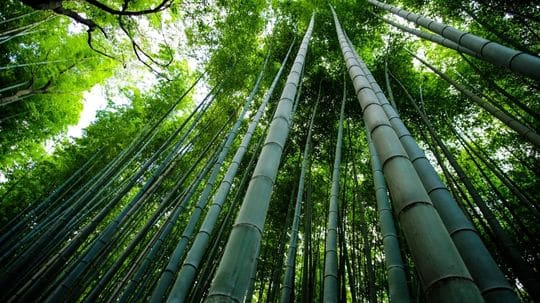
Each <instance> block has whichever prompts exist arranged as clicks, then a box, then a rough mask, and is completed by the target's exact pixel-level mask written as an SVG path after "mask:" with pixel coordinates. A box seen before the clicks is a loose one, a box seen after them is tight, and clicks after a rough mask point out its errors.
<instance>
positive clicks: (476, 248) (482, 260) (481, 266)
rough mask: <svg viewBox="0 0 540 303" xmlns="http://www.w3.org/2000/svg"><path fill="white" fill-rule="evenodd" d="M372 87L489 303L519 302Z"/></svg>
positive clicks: (390, 111) (407, 133)
mask: <svg viewBox="0 0 540 303" xmlns="http://www.w3.org/2000/svg"><path fill="white" fill-rule="evenodd" d="M369 78H370V79H371V81H373V82H372V84H373V86H374V88H375V91H376V93H377V97H379V101H380V102H381V103H383V108H384V109H385V111H386V114H387V116H388V118H389V120H390V122H391V123H392V126H393V127H394V129H395V130H396V133H397V134H398V136H399V138H400V141H401V143H402V144H403V147H404V148H405V150H406V151H407V154H408V156H409V158H410V159H411V161H412V163H413V165H414V168H415V169H416V172H417V173H418V175H419V176H420V179H421V180H422V183H423V184H424V188H425V189H426V191H427V192H428V194H429V197H430V198H431V201H432V202H433V205H434V206H435V208H436V209H437V212H438V213H439V215H440V216H441V219H442V220H443V222H444V224H445V226H446V229H447V230H448V232H449V233H450V237H452V240H453V241H454V244H455V245H456V247H457V249H458V251H459V253H460V255H461V257H462V258H463V261H464V262H465V264H466V265H467V268H468V269H469V272H470V273H471V275H472V277H473V278H474V281H475V282H476V285H477V286H478V288H479V289H480V291H481V292H482V295H483V296H484V299H485V300H486V302H518V298H517V296H516V294H515V293H514V291H513V290H512V287H511V286H510V284H509V283H508V281H507V280H506V278H505V277H504V274H503V273H502V271H501V270H500V269H499V267H498V266H497V263H496V262H495V260H494V259H493V257H492V256H491V254H490V253H489V251H488V249H487V248H486V246H485V245H484V243H483V242H482V239H481V238H480V236H479V235H478V233H477V231H476V230H475V228H474V227H473V225H472V223H471V222H470V221H469V220H468V219H467V217H466V216H465V214H464V213H463V211H462V210H461V208H460V207H459V205H458V203H457V202H456V201H455V200H454V198H453V197H452V195H451V193H450V191H449V190H448V188H447V187H446V186H445V185H444V183H443V182H442V180H441V179H440V177H439V175H438V174H437V172H436V171H435V169H434V168H433V166H432V165H431V163H430V162H429V160H428V159H427V158H426V155H425V154H424V151H423V150H422V149H421V148H420V147H419V146H418V144H417V143H416V141H415V140H414V139H413V138H412V136H411V134H410V132H409V131H408V130H407V128H406V127H405V125H404V124H403V122H402V121H401V119H400V118H399V116H398V115H397V114H396V113H395V112H394V111H393V109H392V108H391V107H390V106H389V105H388V102H387V101H385V97H384V95H383V94H382V92H381V90H380V88H379V87H378V85H376V82H375V79H374V78H373V77H372V76H371V75H370V77H369ZM396 82H397V83H398V85H399V86H400V87H401V88H402V90H403V92H404V93H405V95H406V96H407V98H408V100H409V101H410V102H411V104H412V105H413V106H414V107H415V108H418V107H417V105H416V102H415V101H414V99H413V97H412V96H411V95H410V94H409V92H408V90H407V89H406V88H405V87H404V86H403V84H402V83H401V81H399V80H398V79H396Z"/></svg>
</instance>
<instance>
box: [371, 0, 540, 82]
mask: <svg viewBox="0 0 540 303" xmlns="http://www.w3.org/2000/svg"><path fill="white" fill-rule="evenodd" d="M368 2H369V3H371V4H373V5H375V6H377V7H380V8H382V9H385V10H387V11H389V12H391V13H393V14H395V15H398V16H400V17H402V18H404V19H407V20H409V21H411V22H414V23H415V24H418V25H420V26H422V27H424V28H427V29H429V30H431V31H432V32H434V33H437V34H439V35H441V36H443V37H445V38H447V39H450V40H452V41H453V42H455V43H457V44H459V45H461V46H464V47H466V48H468V49H470V50H472V51H473V52H475V53H477V54H479V55H480V56H481V58H482V59H484V60H485V61H488V62H491V63H493V64H495V65H499V66H504V67H506V68H508V69H510V70H512V71H514V72H518V73H521V74H523V75H525V76H528V77H531V78H533V79H536V80H540V58H539V57H537V56H533V55H529V54H527V53H525V52H522V51H517V50H514V49H511V48H509V47H506V46H504V45H501V44H499V43H495V42H493V41H489V40H486V39H484V38H481V37H478V36H475V35H473V34H471V33H465V32H462V31H460V30H458V29H456V28H453V27H451V26H449V25H446V24H442V23H439V22H436V21H434V20H432V19H429V18H426V17H424V16H421V15H418V14H415V13H411V12H408V11H406V10H404V9H401V8H398V7H395V6H392V5H388V4H385V3H381V2H379V1H377V0H368Z"/></svg>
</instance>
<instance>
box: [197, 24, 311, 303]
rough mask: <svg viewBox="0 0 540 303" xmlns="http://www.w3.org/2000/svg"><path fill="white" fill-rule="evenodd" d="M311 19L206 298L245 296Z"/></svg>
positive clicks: (229, 299)
mask: <svg viewBox="0 0 540 303" xmlns="http://www.w3.org/2000/svg"><path fill="white" fill-rule="evenodd" d="M313 23H314V17H313V16H312V18H311V21H310V23H309V27H308V29H307V31H306V34H305V36H304V39H303V40H302V43H301V45H300V49H299V51H298V54H297V55H296V59H295V62H294V64H293V67H292V70H291V72H290V73H289V76H288V77H287V82H286V84H285V88H284V89H283V93H282V95H281V98H280V101H279V103H278V108H277V110H276V113H275V114H274V117H273V120H272V122H271V124H270V128H269V131H268V135H267V136H266V141H265V144H264V146H263V149H262V151H261V155H260V157H259V160H258V161H257V165H256V167H255V170H254V172H253V176H252V178H251V181H250V183H249V186H248V189H247V192H246V195H245V197H244V201H243V203H242V206H241V207H240V211H239V213H238V216H237V218H236V222H235V224H234V227H233V229H232V231H231V235H230V236H229V240H228V241H227V245H226V247H225V251H224V253H223V258H222V259H221V262H220V264H219V267H218V269H217V271H216V274H215V277H214V280H213V281H212V286H211V287H210V291H209V295H208V297H207V299H206V300H205V302H239V301H242V300H244V297H245V296H246V292H247V287H248V285H249V280H250V276H251V272H252V271H253V268H254V267H255V262H256V259H257V256H258V254H259V247H260V241H261V235H262V230H263V226H264V222H265V219H266V213H267V211H268V206H269V205H268V204H269V202H270V197H271V195H272V186H273V183H274V180H275V178H276V175H277V170H278V167H279V163H280V158H281V153H282V151H283V146H284V144H285V141H286V140H287V135H288V132H289V128H290V123H291V111H292V107H293V102H294V96H295V94H296V91H297V87H298V80H299V78H300V73H301V71H302V67H303V65H304V58H305V56H306V52H307V48H308V44H309V40H310V38H311V33H312V31H313Z"/></svg>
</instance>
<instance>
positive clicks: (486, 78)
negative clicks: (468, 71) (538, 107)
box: [461, 55, 540, 121]
mask: <svg viewBox="0 0 540 303" xmlns="http://www.w3.org/2000/svg"><path fill="white" fill-rule="evenodd" d="M461 58H462V59H463V60H465V62H467V64H468V65H469V66H470V67H472V69H473V70H474V71H475V72H476V74H478V75H479V76H480V78H481V79H482V80H483V81H484V82H485V83H486V84H487V85H488V87H489V88H491V89H494V90H496V91H498V92H499V93H500V94H501V95H503V96H504V97H506V99H508V100H509V101H510V102H512V103H513V104H515V105H517V106H518V107H519V108H521V109H522V110H523V111H524V112H526V113H527V114H529V115H530V116H531V117H534V119H536V121H540V113H537V112H535V111H533V110H532V109H531V108H530V107H529V106H527V105H526V104H525V103H523V102H521V100H519V99H518V98H516V97H515V96H513V95H511V94H510V93H509V92H507V91H506V90H505V89H504V88H502V87H501V86H499V85H498V84H497V83H496V82H495V81H493V80H492V79H491V77H490V75H488V74H487V73H486V72H484V71H482V70H481V69H480V68H479V67H478V66H477V65H476V64H474V63H473V62H472V61H471V60H470V59H469V58H467V57H466V56H464V55H461ZM510 105H511V104H510Z"/></svg>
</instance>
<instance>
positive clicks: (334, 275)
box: [323, 87, 347, 302]
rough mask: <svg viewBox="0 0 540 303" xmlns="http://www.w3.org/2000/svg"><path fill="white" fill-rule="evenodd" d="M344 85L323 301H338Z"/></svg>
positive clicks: (331, 197)
mask: <svg viewBox="0 0 540 303" xmlns="http://www.w3.org/2000/svg"><path fill="white" fill-rule="evenodd" d="M346 98H347V96H346V94H345V87H343V99H342V100H341V110H340V112H339V122H338V135H337V141H336V150H335V153H334V167H333V170H332V189H331V192H330V203H329V206H328V223H327V227H326V249H325V252H324V255H325V258H324V280H323V302H337V301H338V281H337V280H338V254H337V238H338V235H337V228H338V199H339V198H338V196H339V166H340V165H341V146H342V143H343V113H344V111H345V100H346Z"/></svg>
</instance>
